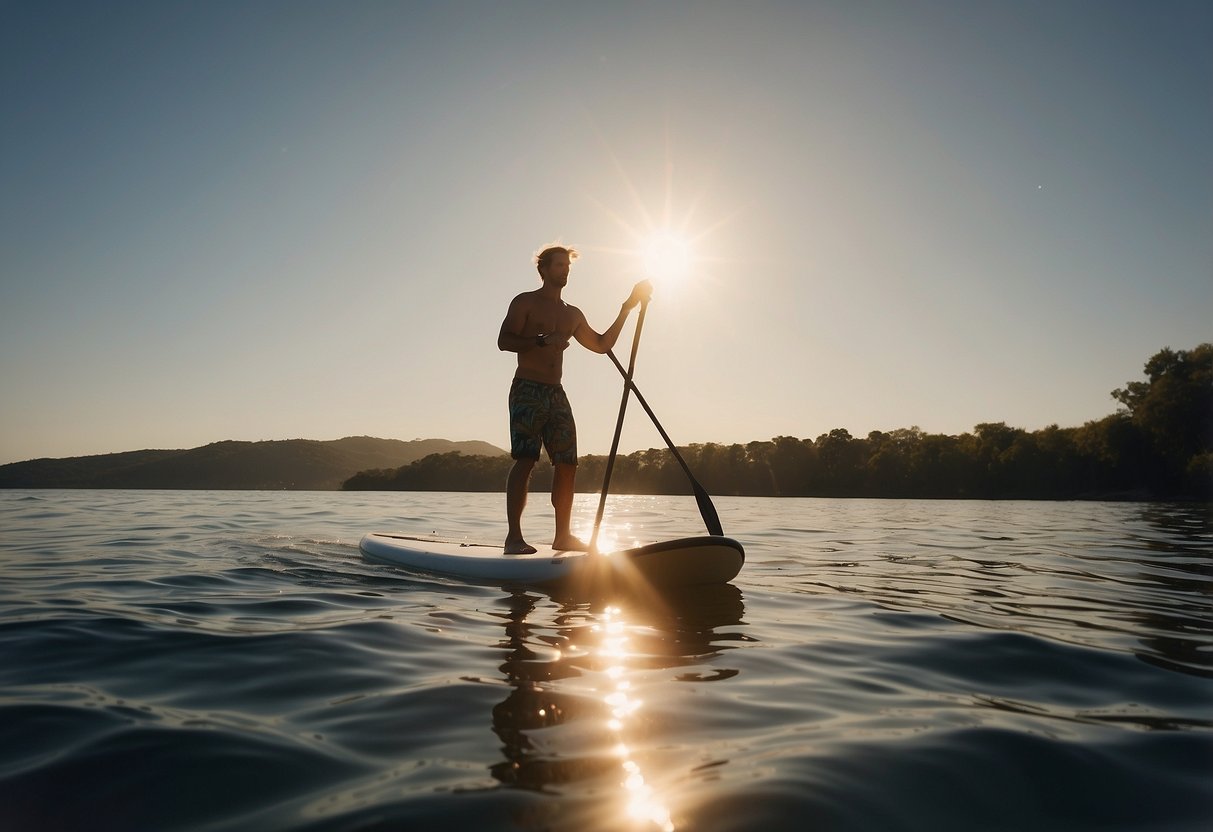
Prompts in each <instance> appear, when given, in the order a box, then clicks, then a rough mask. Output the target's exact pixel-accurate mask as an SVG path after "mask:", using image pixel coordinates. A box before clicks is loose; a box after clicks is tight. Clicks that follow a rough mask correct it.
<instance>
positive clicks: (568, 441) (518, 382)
mask: <svg viewBox="0 0 1213 832" xmlns="http://www.w3.org/2000/svg"><path fill="white" fill-rule="evenodd" d="M576 259H577V250H576V249H573V248H567V247H565V246H549V247H548V248H545V249H543V251H540V252H539V253H538V254H536V255H535V265H536V267H537V268H538V270H539V278H540V280H542V281H543V285H542V286H540V287H539V288H538V289H535V290H534V291H531V292H523V293H522V294H521V295H519V296H518V297H516V298H514V299H513V300H512V301H511V302H510V308H509V310H508V311H507V312H506V313H505V320H504V321H502V322H501V332H500V333H499V334H498V335H497V348H498V349H500V350H504V351H507V352H516V353H518V369H517V370H515V372H514V381H513V384H511V385H510V400H509V403H510V455H511V456H512V457H513V458H514V466H513V467H512V468H511V469H510V475H509V478H508V479H507V480H506V500H505V504H506V517H507V519H508V520H509V531H508V532H507V533H506V538H505V554H507V555H521V554H530V553H532V552H534V551H535V547H533V546H530V545H528V544H527V542H526V541H525V540H524V539H523V537H522V510H523V509H524V508H526V497H527V488H528V486H529V485H530V480H531V471H532V470H533V469H534V467H535V463H536V462H537V461H538V460H539V448H540V446H542V447H544V448H546V449H547V452H548V459H550V460H551V461H552V465H553V468H554V473H553V478H552V507H553V508H554V509H556V536H555V538H554V539H553V540H552V548H554V549H563V550H577V551H585V550H586V549H587V548H588V547H587V546H586V544H585V543H584V542H583V541H581V540H579V539H577V538H576V537H574V536H573V533H572V531H571V530H570V529H569V518H570V515H571V514H572V511H573V482H574V479H575V477H576V475H577V426H576V424H575V423H574V421H573V410H572V408H571V407H570V406H569V400H568V397H567V396H565V394H564V388H563V387H561V386H560V379H561V374H562V371H563V367H564V351H565V350H566V349H567V348H568V346H569V341H570V339H573V338H576V339H577V343H579V344H581V346H583V347H585V348H586V349H588V350H590V351H591V352H596V353H600V354H605V353H606V352H607V351H609V350H610V349H611V348H612V347H614V346H615V342H616V341H618V340H619V333H620V332H621V331H622V330H623V324H624V322H625V321H626V320H627V318H628V313H630V312H631V311H632V310H633V309H635V308H636V307H637V306H638V305H639V304H641V303H644V302H647V301H648V299H649V297H650V296H652V294H653V287H652V285H651V284H650V283H649V282H648V281H647V280H642V281H641V282H639V283H637V284H636V285H635V286H634V287H633V288H632V294H631V295H629V296H628V299H627V300H626V301H624V302H623V307H622V308H621V309H620V310H619V314H618V315H617V316H616V318H615V322H614V323H613V324H611V326H610V328H609V329H608V330H607V331H606V332H602V333H599V332H595V331H594V330H593V329H591V328H590V325H589V324H588V323H586V319H585V315H583V314H582V312H581V310H580V309H578V308H577V307H576V306H571V305H569V304H567V303H565V302H564V301H563V300H561V299H560V293H561V292H562V291H563V290H564V287H565V285H566V284H567V283H568V282H569V269H570V268H571V266H572V263H573V261H574V260H576Z"/></svg>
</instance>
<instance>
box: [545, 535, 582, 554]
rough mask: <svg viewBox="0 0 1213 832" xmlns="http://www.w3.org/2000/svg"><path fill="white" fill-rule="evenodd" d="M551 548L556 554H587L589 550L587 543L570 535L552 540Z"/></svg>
mask: <svg viewBox="0 0 1213 832" xmlns="http://www.w3.org/2000/svg"><path fill="white" fill-rule="evenodd" d="M552 548H553V549H555V550H556V551H557V552H588V551H589V550H590V546H589V544H588V543H586V542H585V541H584V540H581V539H579V538H576V537H573V536H572V535H569V536H568V537H562V538H560V539H558V540H553V541H552Z"/></svg>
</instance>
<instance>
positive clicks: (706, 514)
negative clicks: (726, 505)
mask: <svg viewBox="0 0 1213 832" xmlns="http://www.w3.org/2000/svg"><path fill="white" fill-rule="evenodd" d="M691 487H692V488H693V489H694V490H695V502H696V503H698V504H699V515H700V516H701V517H702V518H703V524H704V525H705V526H707V529H708V534H714V535H717V536H718V537H719V536H722V535H724V529H723V528H721V525H720V515H718V514H717V513H716V506H714V505H712V498H711V497H709V496H708V492H706V491H704V490H703V486H702V485H700V484H699V483H698V482H695V481H693V480H692V482H691Z"/></svg>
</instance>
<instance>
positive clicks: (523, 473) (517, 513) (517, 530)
mask: <svg viewBox="0 0 1213 832" xmlns="http://www.w3.org/2000/svg"><path fill="white" fill-rule="evenodd" d="M534 467H535V460H533V459H530V458H528V457H520V458H519V459H515V460H514V466H513V467H512V468H510V475H509V477H508V478H507V479H506V481H505V515H506V519H507V520H508V521H509V526H510V528H509V531H508V532H506V535H505V553H506V554H507V555H529V554H530V553H532V552H534V551H535V547H534V546H529V545H527V542H526V541H525V540H523V538H522V510H523V509H524V508H526V494H527V489H528V488H529V487H530V484H531V470H532V469H533V468H534Z"/></svg>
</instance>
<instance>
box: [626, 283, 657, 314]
mask: <svg viewBox="0 0 1213 832" xmlns="http://www.w3.org/2000/svg"><path fill="white" fill-rule="evenodd" d="M651 297H653V284H652V283H650V282H649V281H647V280H642V281H640V282H639V283H637V284H636V285H635V286H633V287H632V294H631V295H629V296H628V299H627V300H626V301H625V302H624V304H623V305H624V308H626V309H631V308H632V307H634V306H636V305H637V304H641V303H648V302H649V298H651Z"/></svg>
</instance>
